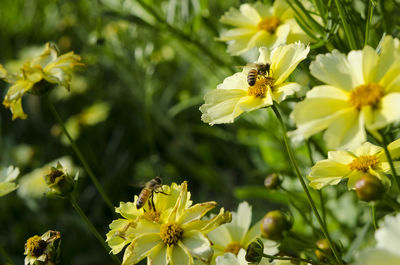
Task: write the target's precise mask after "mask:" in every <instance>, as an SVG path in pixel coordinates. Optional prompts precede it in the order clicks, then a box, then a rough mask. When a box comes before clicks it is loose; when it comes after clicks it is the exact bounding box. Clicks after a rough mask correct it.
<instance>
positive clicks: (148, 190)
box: [136, 177, 167, 210]
mask: <svg viewBox="0 0 400 265" xmlns="http://www.w3.org/2000/svg"><path fill="white" fill-rule="evenodd" d="M160 189H161V190H160ZM154 193H162V194H165V195H167V194H166V193H164V192H163V191H162V180H161V178H160V177H155V178H154V179H152V180H150V181H148V182H147V183H146V185H145V187H144V188H143V189H142V191H141V192H140V194H139V197H138V200H137V202H136V209H138V210H139V209H140V208H142V207H143V206H144V205H145V204H146V202H147V201H149V206H150V209H154V210H155V206H154V202H153V194H154Z"/></svg>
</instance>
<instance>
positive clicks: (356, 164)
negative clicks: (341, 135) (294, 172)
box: [308, 139, 400, 189]
mask: <svg viewBox="0 0 400 265" xmlns="http://www.w3.org/2000/svg"><path fill="white" fill-rule="evenodd" d="M388 149H389V152H390V153H391V156H392V158H393V159H394V158H398V157H400V139H398V140H396V141H394V142H392V143H390V144H389V145H388ZM394 165H395V168H396V169H397V170H400V162H399V161H395V162H394ZM366 173H369V174H371V175H374V176H376V177H377V178H379V179H380V180H381V181H382V183H383V184H384V185H386V186H388V185H389V184H390V180H389V178H388V177H387V176H386V174H388V173H390V165H389V162H388V161H387V159H386V156H385V151H384V150H383V148H382V147H379V146H376V145H373V144H371V143H368V142H367V143H364V144H362V145H361V146H359V147H357V148H355V149H350V150H346V151H345V150H338V151H330V152H328V159H325V160H321V161H318V162H317V163H316V164H315V165H314V166H313V167H312V168H311V172H310V174H309V176H308V179H309V180H310V181H311V182H310V186H311V187H313V188H314V189H321V188H323V187H325V186H327V185H336V184H338V183H339V182H340V181H341V180H342V179H348V182H347V186H348V188H349V189H354V184H355V183H356V182H357V180H359V179H360V178H361V176H362V175H364V174H366Z"/></svg>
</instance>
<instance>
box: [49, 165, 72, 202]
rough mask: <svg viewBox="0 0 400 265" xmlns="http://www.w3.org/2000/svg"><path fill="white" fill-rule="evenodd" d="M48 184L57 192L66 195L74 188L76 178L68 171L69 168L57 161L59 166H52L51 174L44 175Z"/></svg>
mask: <svg viewBox="0 0 400 265" xmlns="http://www.w3.org/2000/svg"><path fill="white" fill-rule="evenodd" d="M44 179H45V181H46V183H47V186H48V187H49V188H50V189H51V190H52V191H54V192H55V193H56V194H58V195H61V196H66V195H68V194H69V193H71V192H72V190H73V189H74V179H73V178H72V177H71V176H70V175H69V174H68V173H67V170H66V169H65V168H64V167H63V166H62V165H61V164H60V162H58V163H57V167H52V168H51V172H50V174H48V175H46V176H45V177H44Z"/></svg>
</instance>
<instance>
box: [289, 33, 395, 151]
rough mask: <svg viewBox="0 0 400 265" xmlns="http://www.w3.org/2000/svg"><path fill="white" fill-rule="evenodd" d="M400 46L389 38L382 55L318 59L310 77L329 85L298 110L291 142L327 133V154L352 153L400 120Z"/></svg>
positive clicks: (369, 50)
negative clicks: (370, 134)
mask: <svg viewBox="0 0 400 265" xmlns="http://www.w3.org/2000/svg"><path fill="white" fill-rule="evenodd" d="M399 59H400V47H399V40H398V39H393V38H392V37H390V36H386V37H385V39H384V40H383V44H382V50H381V53H378V52H377V51H375V50H374V49H373V48H371V47H369V46H365V47H364V49H363V50H361V51H360V50H358V51H351V52H350V53H349V54H348V55H347V57H346V56H345V55H344V54H341V53H340V52H339V51H337V50H334V51H333V52H332V53H329V54H326V55H318V56H317V58H316V60H315V61H314V62H312V63H311V65H310V70H311V74H312V75H314V76H315V77H316V78H318V79H319V80H321V81H322V82H324V83H325V84H326V85H320V86H316V87H314V88H313V89H312V90H311V91H309V92H308V93H307V97H306V99H305V100H304V101H303V102H300V103H299V104H297V105H296V106H295V108H294V111H293V113H292V118H293V120H294V121H295V122H296V124H297V130H296V131H294V132H293V134H292V135H293V136H295V137H296V138H298V139H303V138H308V137H310V136H312V135H313V134H316V133H318V132H320V131H323V130H325V129H326V131H325V134H324V140H325V142H326V144H327V146H328V148H330V149H333V148H337V147H341V148H351V147H356V146H358V145H360V144H361V143H363V142H365V141H366V130H368V131H371V132H374V131H376V130H377V129H380V128H383V127H385V126H386V125H388V124H390V123H392V122H394V121H397V120H399V119H400V105H399V104H398V102H400V93H399V92H400V79H399V78H398V76H399V74H400V64H399Z"/></svg>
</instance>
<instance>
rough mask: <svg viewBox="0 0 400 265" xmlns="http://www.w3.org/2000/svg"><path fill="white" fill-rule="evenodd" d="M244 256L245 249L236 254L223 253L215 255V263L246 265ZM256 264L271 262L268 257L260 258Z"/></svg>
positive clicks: (217, 264) (219, 264)
mask: <svg viewBox="0 0 400 265" xmlns="http://www.w3.org/2000/svg"><path fill="white" fill-rule="evenodd" d="M245 256H246V250H244V249H241V250H240V251H239V253H238V254H237V256H235V255H233V254H232V253H225V254H224V255H223V256H219V257H217V260H216V265H248V264H249V263H248V262H247V261H246V259H245ZM258 264H259V265H269V264H271V263H269V261H268V259H266V258H262V259H261V261H260V263H258ZM272 264H275V263H272ZM290 264H291V263H290Z"/></svg>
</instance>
